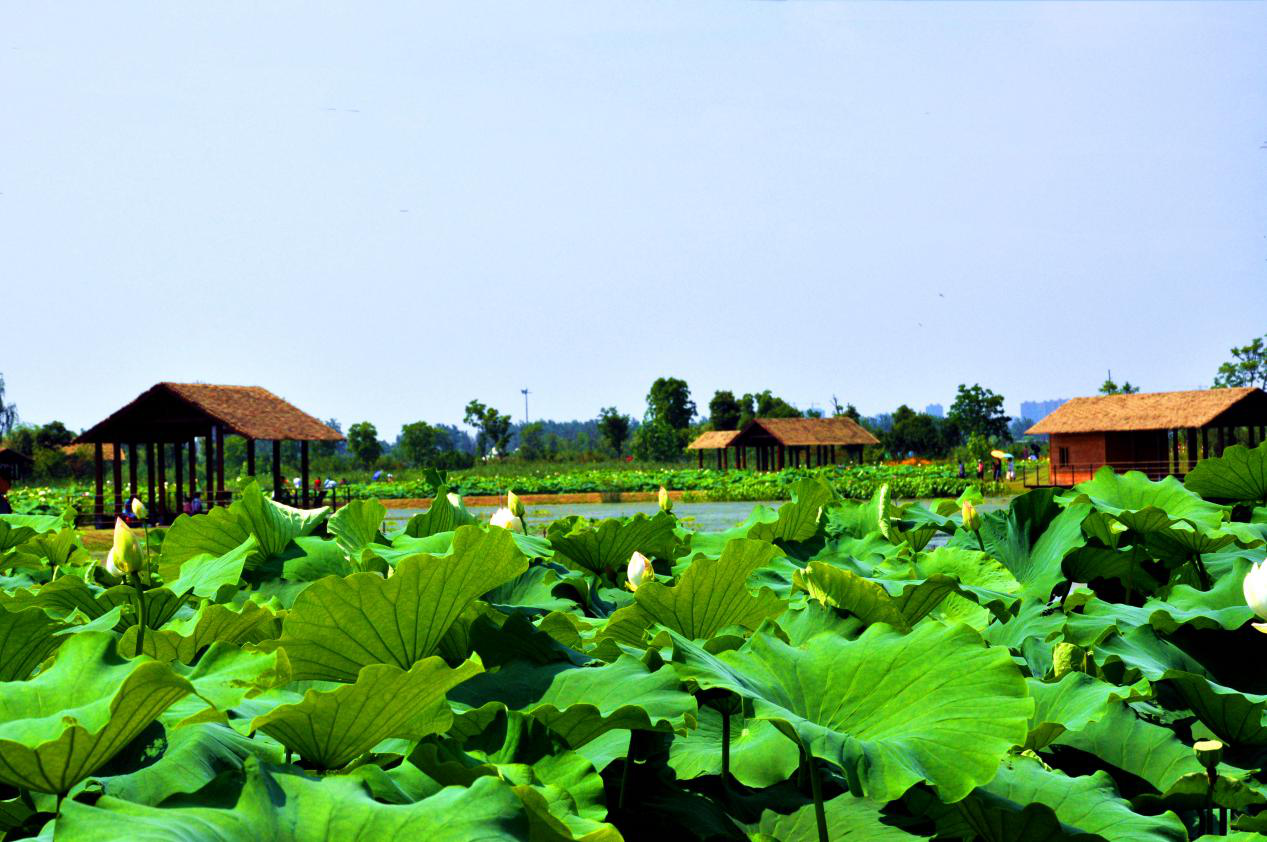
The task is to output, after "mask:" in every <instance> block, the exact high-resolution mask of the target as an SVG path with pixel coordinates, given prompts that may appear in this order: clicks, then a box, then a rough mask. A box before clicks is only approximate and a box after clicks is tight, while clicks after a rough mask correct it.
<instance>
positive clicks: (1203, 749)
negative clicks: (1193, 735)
mask: <svg viewBox="0 0 1267 842" xmlns="http://www.w3.org/2000/svg"><path fill="white" fill-rule="evenodd" d="M1192 750H1193V752H1195V753H1196V755H1197V760H1198V761H1200V763H1201V765H1202V766H1204V767H1205V769H1206V771H1207V772H1210V773H1214V772H1215V770H1217V769H1218V768H1219V761H1221V760H1222V759H1223V743H1221V742H1219V741H1218V740H1197V742H1196V744H1195V745H1193V746H1192Z"/></svg>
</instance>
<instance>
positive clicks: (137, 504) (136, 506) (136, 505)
mask: <svg viewBox="0 0 1267 842" xmlns="http://www.w3.org/2000/svg"><path fill="white" fill-rule="evenodd" d="M132 514H133V516H135V517H136V519H137V520H145V519H146V518H147V517H149V516H150V510H149V509H147V508H145V504H144V503H142V502H141V498H140V497H133V498H132Z"/></svg>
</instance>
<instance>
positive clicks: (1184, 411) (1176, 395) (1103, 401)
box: [1025, 388, 1267, 435]
mask: <svg viewBox="0 0 1267 842" xmlns="http://www.w3.org/2000/svg"><path fill="white" fill-rule="evenodd" d="M1247 400H1249V401H1253V402H1255V403H1260V404H1262V405H1263V406H1264V408H1267V394H1264V392H1263V391H1262V390H1261V389H1254V388H1241V389H1195V390H1192V391H1187V392H1146V393H1142V394H1134V395H1101V396H1099V397H1094V398H1072V399H1071V400H1068V401H1065V402H1064V403H1063V404H1061V405H1060V406H1059V407H1058V408H1057V409H1056V410H1055V411H1054V412H1052V413H1051V414H1050V415H1048V416H1047V417H1046V418H1044V419H1043V420H1041V421H1039V422H1038V423H1037V424H1035V425H1034V426H1032V427H1030V428H1029V429H1028V430H1026V431H1025V432H1026V434H1028V435H1045V434H1050V433H1100V432H1133V431H1137V430H1141V431H1142V430H1180V429H1190V428H1198V427H1204V426H1206V425H1207V424H1210V423H1211V422H1213V421H1214V420H1215V419H1216V418H1218V417H1219V416H1220V415H1222V414H1223V413H1225V412H1227V411H1228V410H1230V409H1232V408H1233V407H1235V406H1237V405H1238V404H1240V403H1242V402H1243V401H1247Z"/></svg>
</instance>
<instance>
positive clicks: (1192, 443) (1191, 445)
mask: <svg viewBox="0 0 1267 842" xmlns="http://www.w3.org/2000/svg"><path fill="white" fill-rule="evenodd" d="M1187 433H1188V458H1187V459H1186V460H1185V465H1184V467H1185V469H1186V470H1187V471H1191V470H1192V467H1193V466H1194V465H1196V464H1197V431H1196V429H1195V428H1194V427H1189V428H1188V430H1187Z"/></svg>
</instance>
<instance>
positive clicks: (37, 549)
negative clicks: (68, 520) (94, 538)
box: [23, 527, 92, 567]
mask: <svg viewBox="0 0 1267 842" xmlns="http://www.w3.org/2000/svg"><path fill="white" fill-rule="evenodd" d="M23 549H24V550H26V551H29V552H32V553H34V554H35V555H37V556H40V557H41V558H42V559H43V561H44V564H46V565H48V566H49V567H64V566H66V565H80V564H88V563H90V562H91V561H92V554H91V553H89V552H88V551H87V550H86V549H84V545H83V541H82V540H81V539H80V537H79V533H78V532H77V531H75V529H74V528H73V527H70V528H67V529H62V530H60V531H58V532H42V533H40V534H38V535H36V536H35V537H34V538H31V539H30V540H29V541H27V542H26V546H25V547H24V548H23Z"/></svg>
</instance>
